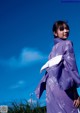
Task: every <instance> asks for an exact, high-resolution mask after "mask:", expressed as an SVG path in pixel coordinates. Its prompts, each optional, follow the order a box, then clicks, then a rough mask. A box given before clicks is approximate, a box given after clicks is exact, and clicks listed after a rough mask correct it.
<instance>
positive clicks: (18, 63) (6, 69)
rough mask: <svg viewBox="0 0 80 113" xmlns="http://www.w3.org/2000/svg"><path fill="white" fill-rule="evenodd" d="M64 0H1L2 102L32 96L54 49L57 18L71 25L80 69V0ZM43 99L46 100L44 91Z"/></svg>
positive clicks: (0, 62)
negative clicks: (53, 29) (41, 71)
mask: <svg viewBox="0 0 80 113" xmlns="http://www.w3.org/2000/svg"><path fill="white" fill-rule="evenodd" d="M63 1H65V0H34V1H33V0H8V1H7V0H3V1H0V78H1V79H0V103H4V102H6V103H9V102H11V101H14V100H16V101H19V100H21V99H27V100H29V99H30V94H31V93H33V92H34V90H35V88H36V87H37V85H38V83H39V81H40V79H41V78H42V76H43V74H44V73H42V74H40V68H41V66H42V65H43V64H44V63H45V62H46V61H47V58H48V54H49V52H50V51H51V49H52V46H53V34H52V25H53V23H54V22H55V21H56V20H65V21H67V22H68V24H69V26H70V36H69V39H70V40H72V41H73V44H74V51H75V56H76V61H77V66H78V69H79V71H80V57H79V56H80V43H79V41H80V32H79V30H80V15H79V13H80V2H73V0H72V2H69V0H68V2H63ZM78 91H79V90H78ZM33 98H34V99H36V97H35V96H34V94H33ZM40 101H41V102H42V103H43V102H44V101H45V94H44V95H43V96H42V98H41V100H40Z"/></svg>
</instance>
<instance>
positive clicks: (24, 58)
mask: <svg viewBox="0 0 80 113" xmlns="http://www.w3.org/2000/svg"><path fill="white" fill-rule="evenodd" d="M45 59H47V55H45V54H43V53H41V52H40V51H38V50H37V49H33V48H24V49H22V51H21V53H20V55H19V56H18V58H16V56H13V57H11V58H9V59H7V60H1V61H0V63H1V64H3V65H6V66H9V67H11V68H20V67H23V66H29V65H32V64H33V63H35V62H39V61H43V60H45Z"/></svg>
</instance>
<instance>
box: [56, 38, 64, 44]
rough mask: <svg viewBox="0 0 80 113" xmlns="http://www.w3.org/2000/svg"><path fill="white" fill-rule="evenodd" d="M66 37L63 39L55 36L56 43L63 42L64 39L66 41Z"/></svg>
mask: <svg viewBox="0 0 80 113" xmlns="http://www.w3.org/2000/svg"><path fill="white" fill-rule="evenodd" d="M65 40H66V39H62V38H54V45H55V44H57V43H59V42H62V41H65Z"/></svg>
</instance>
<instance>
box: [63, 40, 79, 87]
mask: <svg viewBox="0 0 80 113" xmlns="http://www.w3.org/2000/svg"><path fill="white" fill-rule="evenodd" d="M63 57H64V58H63V59H64V66H65V69H66V70H67V71H69V73H70V75H71V76H72V78H73V80H74V81H75V83H76V85H77V86H80V76H79V73H78V69H77V65H76V60H75V55H74V51H73V44H72V42H71V41H66V44H65V50H64V56H63Z"/></svg>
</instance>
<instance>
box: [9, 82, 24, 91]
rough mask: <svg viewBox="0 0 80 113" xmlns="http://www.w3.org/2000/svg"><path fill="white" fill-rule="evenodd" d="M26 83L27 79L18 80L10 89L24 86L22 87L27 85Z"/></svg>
mask: <svg viewBox="0 0 80 113" xmlns="http://www.w3.org/2000/svg"><path fill="white" fill-rule="evenodd" d="M25 84H26V83H25V81H23V80H20V81H18V82H17V83H16V84H14V85H12V86H10V89H17V88H22V87H24V86H25Z"/></svg>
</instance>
